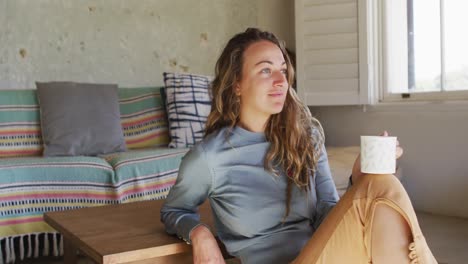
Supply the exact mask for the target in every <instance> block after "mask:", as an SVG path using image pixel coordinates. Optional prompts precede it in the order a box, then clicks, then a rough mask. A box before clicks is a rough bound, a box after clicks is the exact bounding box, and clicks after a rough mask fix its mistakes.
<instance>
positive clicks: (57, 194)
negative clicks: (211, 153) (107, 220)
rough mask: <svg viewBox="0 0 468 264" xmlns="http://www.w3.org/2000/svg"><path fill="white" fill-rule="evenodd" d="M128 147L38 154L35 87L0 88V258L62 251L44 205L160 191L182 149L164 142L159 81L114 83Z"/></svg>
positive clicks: (154, 195) (76, 204)
mask: <svg viewBox="0 0 468 264" xmlns="http://www.w3.org/2000/svg"><path fill="white" fill-rule="evenodd" d="M119 96H120V107H121V109H120V110H121V121H122V127H123V130H124V136H125V140H126V143H127V147H128V148H129V151H127V152H124V153H114V154H109V155H104V156H102V157H85V156H76V157H48V158H43V157H41V156H40V153H41V152H42V139H41V133H40V122H39V113H38V111H39V107H38V106H37V101H36V98H35V91H34V90H18V91H5V90H4V91H0V264H3V263H14V262H17V261H19V260H22V259H24V258H28V257H38V256H47V255H54V256H59V255H61V254H63V242H62V238H61V235H60V234H58V233H57V232H56V231H55V230H53V229H52V228H51V227H50V226H48V225H47V224H46V223H45V222H44V221H43V213H44V212H49V211H58V210H69V209H75V208H82V207H90V206H100V205H106V204H116V203H127V202H134V201H142V200H149V199H162V198H165V197H166V195H167V193H168V191H169V189H170V188H171V186H172V185H173V184H174V183H175V180H176V177H177V173H178V168H179V164H180V162H181V159H182V157H183V156H184V155H185V153H186V152H187V151H188V149H171V148H167V147H163V146H167V144H168V142H169V138H168V128H167V121H166V116H165V110H164V107H163V103H162V101H161V98H160V94H159V88H133V89H125V88H121V89H119Z"/></svg>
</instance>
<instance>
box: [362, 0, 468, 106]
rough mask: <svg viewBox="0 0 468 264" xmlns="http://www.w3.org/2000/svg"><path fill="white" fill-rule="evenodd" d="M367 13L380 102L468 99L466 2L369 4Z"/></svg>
mask: <svg viewBox="0 0 468 264" xmlns="http://www.w3.org/2000/svg"><path fill="white" fill-rule="evenodd" d="M361 3H362V2H361ZM367 10H368V12H367V16H368V17H367V19H368V21H367V29H368V30H370V31H369V33H370V34H371V36H368V41H370V43H369V46H370V47H371V49H372V48H373V50H371V53H370V54H369V59H370V62H371V63H370V68H372V69H369V72H370V73H373V74H370V78H371V80H373V81H374V87H379V88H380V90H379V100H380V101H402V100H408V101H412V100H446V99H468V34H465V33H464V31H465V30H464V29H465V27H466V25H468V15H467V14H466V10H468V1H466V0H382V1H374V0H370V1H369V0H368V1H367Z"/></svg>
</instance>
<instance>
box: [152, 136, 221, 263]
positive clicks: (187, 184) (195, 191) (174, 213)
mask: <svg viewBox="0 0 468 264" xmlns="http://www.w3.org/2000/svg"><path fill="white" fill-rule="evenodd" d="M212 182H213V174H212V172H211V169H210V167H209V166H208V161H207V160H206V157H205V152H204V151H203V149H202V147H201V145H198V146H195V147H194V148H192V150H190V151H189V152H188V153H187V155H185V157H184V158H183V160H182V163H181V165H180V168H179V175H178V177H177V181H176V183H175V184H174V186H173V187H172V189H171V191H170V192H169V195H168V196H167V198H166V202H165V203H164V205H163V207H162V209H161V221H162V222H163V223H164V224H165V226H166V231H167V232H168V233H169V234H177V236H179V238H181V239H183V240H184V241H186V242H187V243H189V244H193V255H194V263H224V260H223V257H222V254H221V250H220V249H219V247H218V244H217V242H216V239H215V238H214V236H213V234H212V233H211V231H210V230H209V229H208V227H207V226H205V225H203V224H202V223H201V222H200V215H199V214H198V207H199V206H200V205H201V204H202V203H203V202H204V201H205V200H206V199H207V197H208V196H209V194H210V192H211V188H212Z"/></svg>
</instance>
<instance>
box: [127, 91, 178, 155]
mask: <svg viewBox="0 0 468 264" xmlns="http://www.w3.org/2000/svg"><path fill="white" fill-rule="evenodd" d="M159 90H160V88H159V87H151V88H120V89H119V100H120V120H121V122H122V128H123V132H124V138H125V143H126V145H127V148H128V149H136V148H145V147H152V146H167V144H168V143H169V132H168V126H167V121H166V112H165V109H164V105H163V101H162V99H161V94H160V92H159Z"/></svg>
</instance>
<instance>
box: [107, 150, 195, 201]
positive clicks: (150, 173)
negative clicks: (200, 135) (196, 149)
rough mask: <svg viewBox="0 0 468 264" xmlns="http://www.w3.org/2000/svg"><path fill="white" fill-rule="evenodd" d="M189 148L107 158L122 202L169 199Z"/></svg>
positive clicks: (139, 152) (137, 152)
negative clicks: (181, 163) (113, 172)
mask: <svg viewBox="0 0 468 264" xmlns="http://www.w3.org/2000/svg"><path fill="white" fill-rule="evenodd" d="M187 151H188V149H173V148H167V147H166V148H148V149H139V150H132V151H128V152H122V153H115V154H109V155H104V156H103V158H105V159H106V160H107V162H108V163H109V164H111V165H112V167H113V168H114V171H115V178H114V186H115V187H116V189H115V192H116V198H117V199H118V200H119V201H120V202H134V201H140V200H148V199H163V198H166V196H167V193H168V192H169V190H170V188H171V187H172V185H174V183H175V180H176V178H177V174H178V172H179V165H180V162H181V160H182V157H183V156H184V155H185V153H187Z"/></svg>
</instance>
